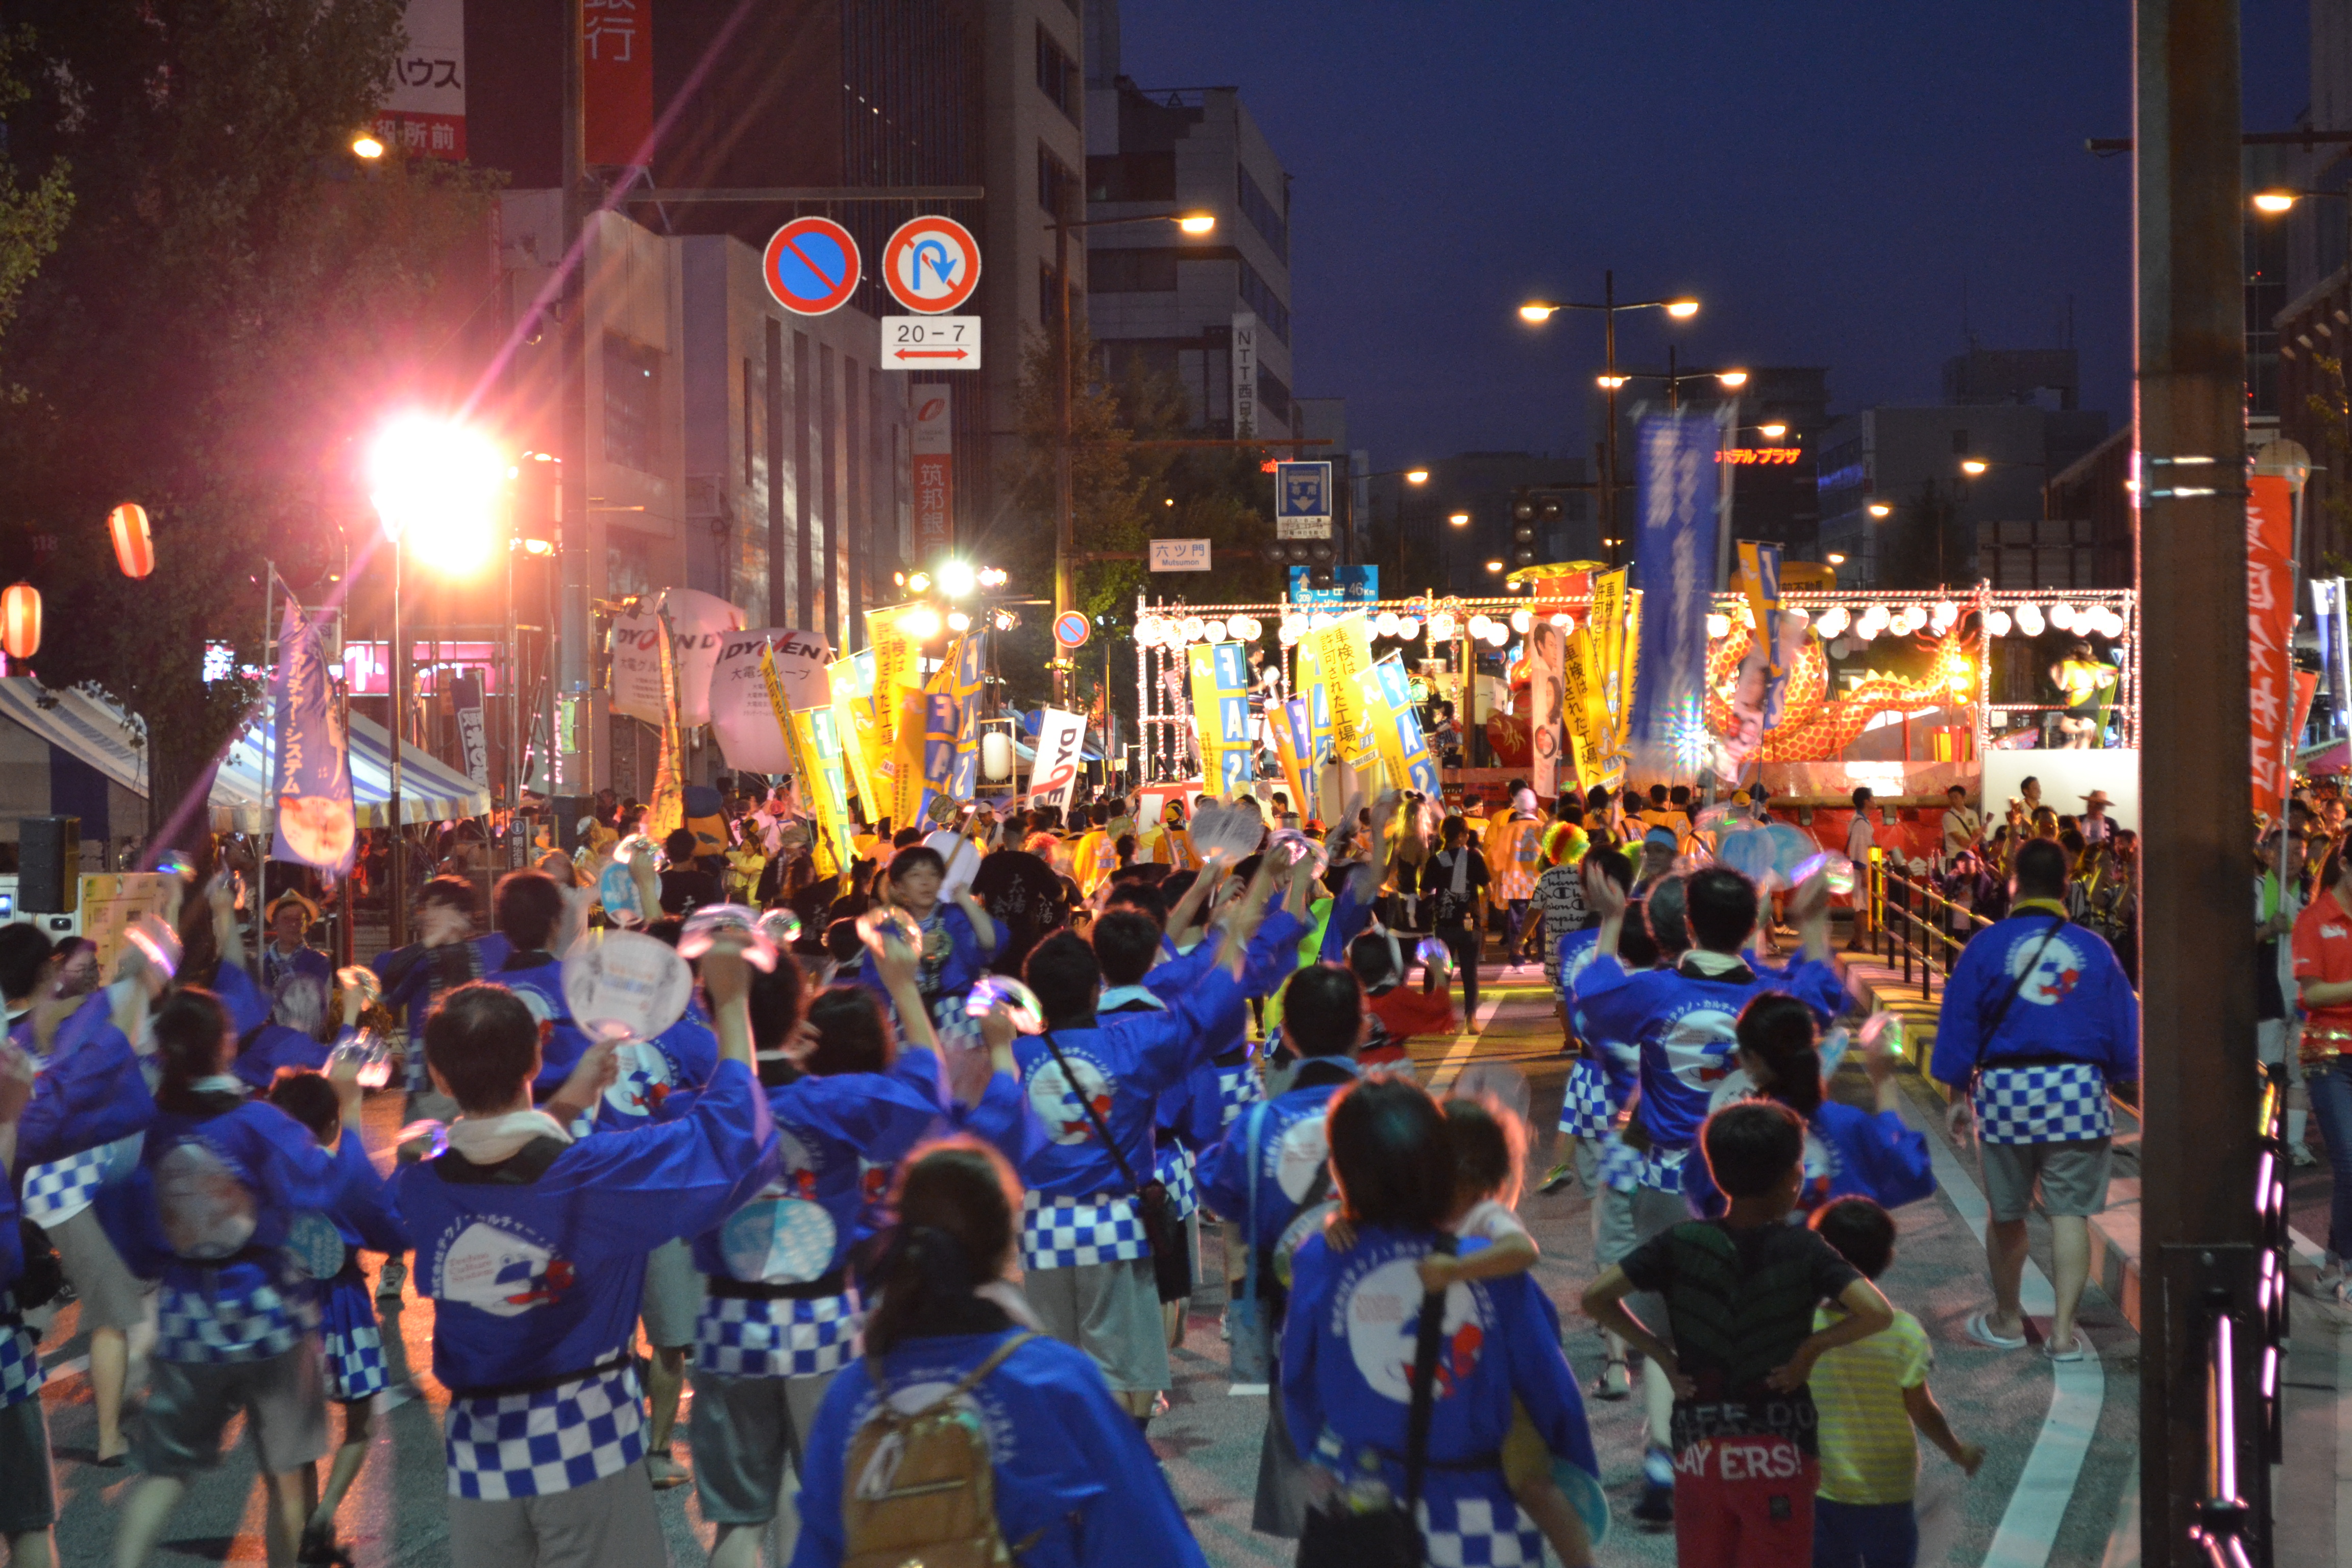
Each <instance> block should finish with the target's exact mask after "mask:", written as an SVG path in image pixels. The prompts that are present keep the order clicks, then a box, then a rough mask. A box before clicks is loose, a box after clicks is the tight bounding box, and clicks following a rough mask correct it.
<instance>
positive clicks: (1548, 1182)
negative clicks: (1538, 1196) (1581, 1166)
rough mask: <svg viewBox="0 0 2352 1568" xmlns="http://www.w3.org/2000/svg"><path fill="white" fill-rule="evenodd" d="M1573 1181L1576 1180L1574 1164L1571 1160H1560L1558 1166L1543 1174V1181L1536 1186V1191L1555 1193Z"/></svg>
mask: <svg viewBox="0 0 2352 1568" xmlns="http://www.w3.org/2000/svg"><path fill="white" fill-rule="evenodd" d="M1574 1180H1576V1162H1575V1161H1573V1160H1562V1161H1561V1162H1560V1163H1559V1164H1557V1165H1554V1166H1553V1167H1552V1168H1551V1169H1550V1170H1549V1171H1547V1172H1545V1173H1544V1179H1543V1180H1542V1181H1541V1182H1539V1183H1538V1184H1537V1185H1536V1191H1538V1192H1539V1193H1556V1192H1558V1191H1559V1190H1560V1188H1562V1187H1564V1186H1566V1185H1568V1184H1569V1183H1570V1182H1572V1181H1574Z"/></svg>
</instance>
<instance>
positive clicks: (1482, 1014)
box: [1429, 991, 1503, 1094]
mask: <svg viewBox="0 0 2352 1568" xmlns="http://www.w3.org/2000/svg"><path fill="white" fill-rule="evenodd" d="M1501 1005H1503V996H1502V993H1501V992H1499V991H1498V992H1496V994H1494V995H1492V996H1489V997H1487V998H1486V1000H1485V1001H1484V1002H1481V1003H1479V1004H1478V1014H1477V1016H1475V1018H1472V1019H1471V1020H1470V1029H1471V1032H1470V1033H1469V1034H1466V1035H1456V1036H1454V1044H1453V1045H1452V1046H1450V1047H1447V1048H1446V1052H1445V1059H1444V1061H1442V1062H1440V1063H1438V1064H1437V1070H1436V1071H1435V1072H1433V1073H1432V1074H1430V1075H1429V1092H1430V1093H1432V1094H1443V1093H1444V1092H1445V1090H1446V1089H1450V1088H1452V1087H1453V1084H1454V1079H1457V1078H1459V1077H1461V1076H1462V1069H1463V1068H1464V1067H1465V1066H1467V1065H1468V1063H1469V1060H1470V1058H1472V1057H1473V1056H1475V1055H1476V1054H1477V1051H1478V1037H1479V1035H1481V1034H1483V1033H1485V1032H1486V1026H1487V1025H1488V1024H1489V1023H1492V1022H1493V1021H1494V1017H1495V1009H1496V1008H1497V1007H1500V1006H1501Z"/></svg>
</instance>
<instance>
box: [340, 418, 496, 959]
mask: <svg viewBox="0 0 2352 1568" xmlns="http://www.w3.org/2000/svg"><path fill="white" fill-rule="evenodd" d="M505 474H506V468H505V461H504V459H503V458H501V457H500V456H499V452H498V450H497V448H496V447H493V446H492V445H491V444H490V442H489V441H488V438H487V437H483V436H482V435H480V434H479V433H478V432H475V431H472V430H468V429H467V428H466V427H464V426H458V425H452V424H448V423H446V422H444V421H441V420H438V419H434V418H430V417H428V416H423V415H405V416H401V417H399V418H396V419H394V421H392V423H390V424H389V425H387V426H384V428H383V432H382V434H380V435H379V436H378V437H376V440H375V446H374V447H373V450H372V451H371V452H370V454H369V458H368V481H369V485H368V499H369V500H371V501H373V503H374V505H375V510H376V515H377V517H378V518H379V519H380V520H381V521H382V522H383V537H384V542H385V543H386V544H387V545H389V546H390V547H391V550H392V705H391V706H392V711H391V714H390V717H391V720H392V723H391V724H390V726H389V727H388V728H389V730H390V732H391V741H390V744H389V746H388V751H389V753H390V755H389V759H388V760H389V762H390V763H391V767H390V770H389V771H390V773H391V779H390V788H389V792H388V795H387V798H386V801H385V814H386V815H387V816H389V817H390V818H391V820H392V854H391V858H390V860H391V864H390V872H391V875H390V882H391V887H390V889H388V896H387V898H386V900H385V910H386V914H387V917H388V920H389V923H390V926H391V931H390V936H391V941H392V945H393V946H394V947H395V948H399V947H405V946H407V945H408V906H407V893H408V888H407V880H408V853H407V848H408V847H407V840H406V838H405V837H404V834H403V824H402V822H401V782H402V781H401V748H402V742H403V740H404V736H403V733H402V731H403V730H404V728H405V726H406V724H407V721H408V637H407V628H406V626H405V622H404V616H403V614H402V605H401V588H402V584H401V575H402V573H401V566H402V563H401V555H402V547H403V543H404V540H405V539H406V538H407V536H408V535H410V534H411V533H414V532H417V531H424V532H425V533H426V534H427V535H428V542H429V545H430V548H429V549H428V550H427V552H426V554H425V559H426V560H428V561H430V562H433V563H435V564H436V565H437V566H439V567H441V568H442V569H443V570H446V571H457V572H464V571H466V570H467V569H469V568H471V567H474V566H477V565H478V564H480V563H481V560H482V558H483V556H484V555H486V554H487V553H488V548H489V542H490V537H491V533H492V523H493V519H492V516H491V512H492V509H493V508H494V506H495V504H496V501H497V499H498V496H499V492H500V490H501V489H503V486H504V482H505Z"/></svg>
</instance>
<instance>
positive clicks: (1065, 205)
mask: <svg viewBox="0 0 2352 1568" xmlns="http://www.w3.org/2000/svg"><path fill="white" fill-rule="evenodd" d="M1077 195H1078V177H1077V175H1076V174H1072V173H1071V172H1070V166H1069V165H1068V164H1067V163H1063V162H1062V161H1061V160H1060V159H1059V158H1056V157H1055V156H1054V150H1053V149H1052V148H1050V147H1048V146H1046V145H1045V143H1044V142H1038V143H1037V205H1039V206H1041V207H1044V208H1045V216H1048V217H1076V216H1078V202H1077Z"/></svg>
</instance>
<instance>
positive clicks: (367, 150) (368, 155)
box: [352, 131, 383, 162]
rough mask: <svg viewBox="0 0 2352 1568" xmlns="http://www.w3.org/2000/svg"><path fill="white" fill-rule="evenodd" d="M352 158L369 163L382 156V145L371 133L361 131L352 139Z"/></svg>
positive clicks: (373, 133)
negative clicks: (363, 159)
mask: <svg viewBox="0 0 2352 1568" xmlns="http://www.w3.org/2000/svg"><path fill="white" fill-rule="evenodd" d="M352 157H354V158H365V159H367V160H369V161H370V162H373V161H374V160H375V159H378V158H381V157H383V142H381V141H379V140H378V139H377V137H376V134H375V132H373V131H362V132H360V133H359V134H358V135H356V136H354V137H352Z"/></svg>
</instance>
